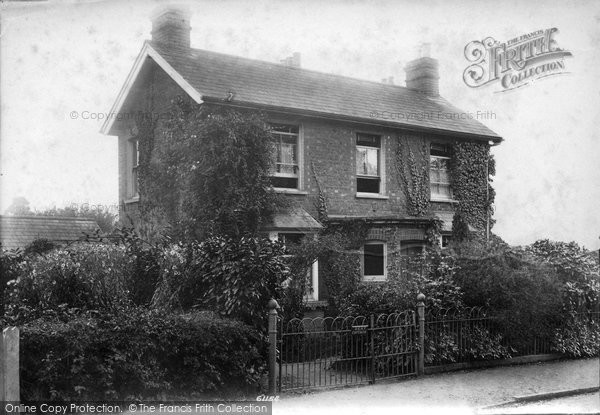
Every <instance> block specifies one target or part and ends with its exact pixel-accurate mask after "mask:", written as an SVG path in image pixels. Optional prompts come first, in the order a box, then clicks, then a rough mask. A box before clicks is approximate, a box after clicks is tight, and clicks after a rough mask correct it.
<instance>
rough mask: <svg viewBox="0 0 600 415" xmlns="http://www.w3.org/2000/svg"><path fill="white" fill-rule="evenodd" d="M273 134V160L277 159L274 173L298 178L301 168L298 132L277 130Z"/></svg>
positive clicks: (274, 174)
mask: <svg viewBox="0 0 600 415" xmlns="http://www.w3.org/2000/svg"><path fill="white" fill-rule="evenodd" d="M291 128H292V127H290V129H291ZM271 136H272V137H273V141H274V149H273V160H274V161H275V169H274V171H273V173H272V175H273V176H277V177H292V178H297V177H298V172H299V170H300V167H299V163H298V134H296V133H287V132H279V131H277V132H271Z"/></svg>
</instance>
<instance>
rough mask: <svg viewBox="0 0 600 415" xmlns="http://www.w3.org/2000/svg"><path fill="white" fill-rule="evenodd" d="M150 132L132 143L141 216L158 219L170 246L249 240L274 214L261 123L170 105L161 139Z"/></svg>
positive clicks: (249, 115)
mask: <svg viewBox="0 0 600 415" xmlns="http://www.w3.org/2000/svg"><path fill="white" fill-rule="evenodd" d="M152 127H153V126H149V127H147V128H143V126H140V134H139V136H138V137H139V139H140V149H141V150H140V151H141V154H142V155H143V157H142V158H141V160H140V166H143V168H142V167H141V169H140V197H141V201H142V202H143V203H142V214H143V216H144V215H147V214H148V212H154V213H156V212H160V213H161V214H163V215H164V217H165V220H166V222H168V223H169V224H170V225H171V229H172V230H173V234H174V235H175V236H177V237H178V239H181V238H183V239H190V240H192V239H198V240H202V239H204V238H205V237H206V236H207V235H209V234H211V233H215V234H221V235H224V236H227V237H233V238H239V237H241V236H243V235H256V234H257V233H258V231H259V229H260V227H261V225H263V224H264V223H265V222H266V221H267V220H268V219H269V217H270V215H271V214H272V213H273V212H274V211H275V210H276V209H277V208H278V207H279V206H281V204H282V202H281V199H280V198H278V197H277V195H276V194H275V192H274V191H273V190H272V187H271V185H270V178H269V172H270V169H271V168H272V160H271V154H272V144H271V137H270V133H269V130H268V128H267V127H266V123H265V120H264V118H263V117H262V116H261V115H259V114H256V113H253V112H245V113H242V112H238V111H234V110H231V109H226V108H221V107H211V106H207V105H202V106H200V105H196V104H194V103H191V102H190V101H189V100H185V99H183V98H178V99H176V100H175V101H174V103H173V105H172V108H171V111H170V113H169V119H168V120H167V121H166V122H165V123H164V125H163V126H162V127H163V131H162V134H160V135H158V136H155V135H154V134H155V133H154V130H153V128H152ZM142 131H143V133H142Z"/></svg>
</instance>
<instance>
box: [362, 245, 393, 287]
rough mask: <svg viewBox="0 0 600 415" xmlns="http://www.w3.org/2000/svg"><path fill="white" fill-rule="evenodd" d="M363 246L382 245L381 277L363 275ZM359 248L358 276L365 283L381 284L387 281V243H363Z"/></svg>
mask: <svg viewBox="0 0 600 415" xmlns="http://www.w3.org/2000/svg"><path fill="white" fill-rule="evenodd" d="M364 245H383V275H365V248H364ZM364 245H363V247H362V248H361V256H360V274H361V276H362V280H363V281H365V282H383V281H386V280H387V251H388V249H387V242H386V241H380V240H370V241H365V243H364Z"/></svg>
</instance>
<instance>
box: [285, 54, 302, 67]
mask: <svg viewBox="0 0 600 415" xmlns="http://www.w3.org/2000/svg"><path fill="white" fill-rule="evenodd" d="M280 62H281V63H282V64H283V65H285V66H289V67H290V68H300V53H298V52H294V53H293V54H292V56H288V57H287V58H285V59H282V60H281V61H280Z"/></svg>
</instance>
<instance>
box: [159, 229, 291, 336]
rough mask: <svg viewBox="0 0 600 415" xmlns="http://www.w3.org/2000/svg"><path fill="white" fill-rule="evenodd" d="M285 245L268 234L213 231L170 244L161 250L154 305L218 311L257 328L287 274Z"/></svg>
mask: <svg viewBox="0 0 600 415" xmlns="http://www.w3.org/2000/svg"><path fill="white" fill-rule="evenodd" d="M284 253H285V252H284V250H283V246H282V245H281V244H280V243H279V242H272V241H269V240H267V239H263V238H250V237H243V238H240V239H238V240H234V239H230V238H224V237H220V236H214V237H211V238H208V239H206V240H205V241H203V242H202V243H196V242H193V243H185V244H184V243H180V244H176V245H171V246H170V247H169V248H168V249H166V250H164V251H163V252H162V253H161V257H160V260H159V263H160V278H161V280H160V284H159V287H158V288H157V291H156V293H155V297H154V299H153V305H154V306H155V307H161V306H162V307H168V308H171V309H176V308H178V307H181V308H183V309H190V308H198V309H208V310H215V311H217V312H219V313H220V314H221V315H223V316H226V317H231V318H236V319H239V320H241V321H243V322H245V323H247V324H251V325H253V326H254V327H265V326H266V306H267V303H268V301H269V300H270V299H271V298H278V297H279V295H278V294H279V293H278V290H279V289H280V287H281V284H282V282H283V280H284V279H285V278H286V277H287V267H286V265H285V263H284V262H283V258H282V257H283V255H284Z"/></svg>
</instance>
